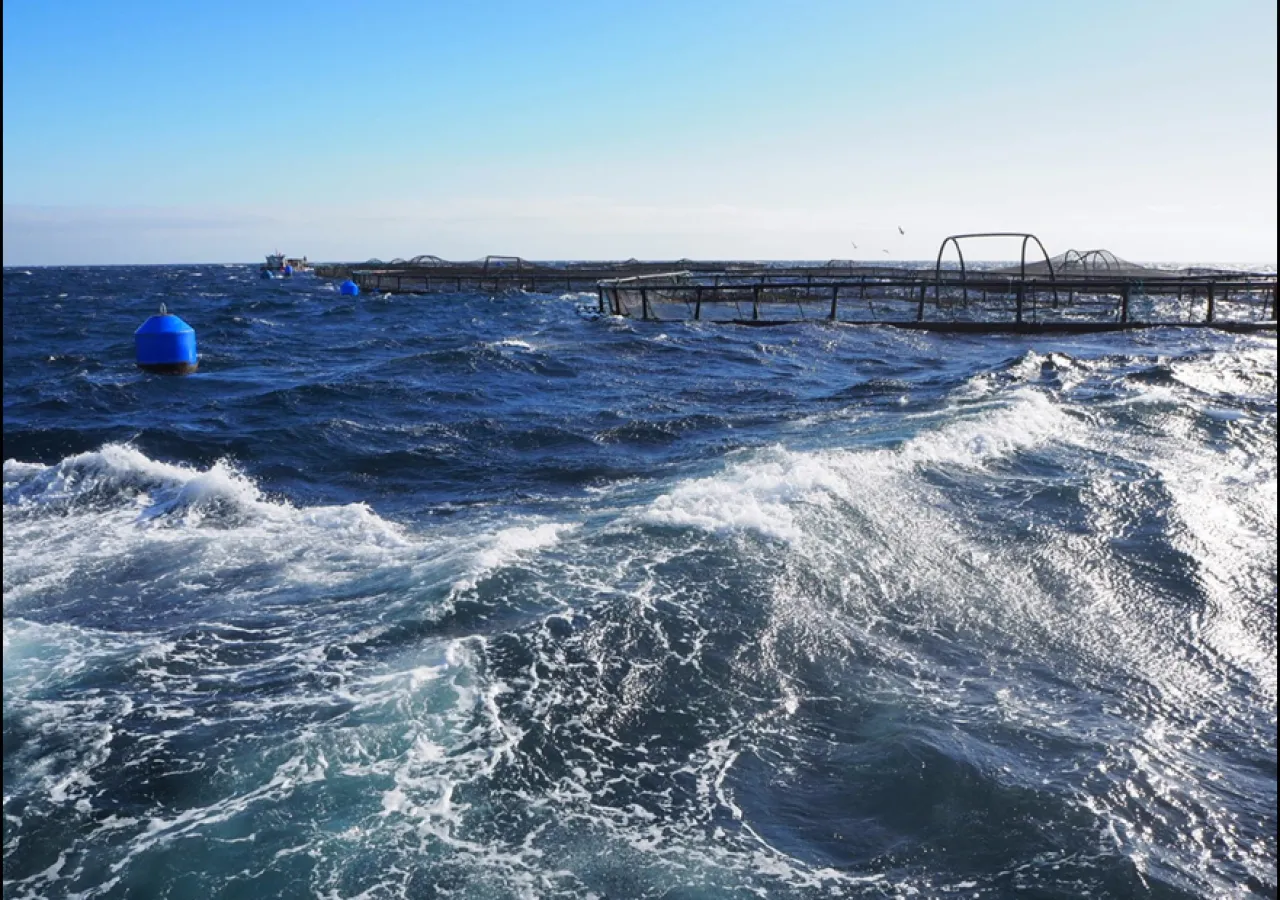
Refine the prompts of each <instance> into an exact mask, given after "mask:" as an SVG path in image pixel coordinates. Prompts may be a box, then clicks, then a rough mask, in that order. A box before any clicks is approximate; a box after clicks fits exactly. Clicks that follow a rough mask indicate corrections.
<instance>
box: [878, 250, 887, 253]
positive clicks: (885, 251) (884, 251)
mask: <svg viewBox="0 0 1280 900" xmlns="http://www.w3.org/2000/svg"><path fill="white" fill-rule="evenodd" d="M880 252H881V253H888V252H889V251H888V250H881V251H880Z"/></svg>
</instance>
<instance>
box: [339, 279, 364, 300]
mask: <svg viewBox="0 0 1280 900" xmlns="http://www.w3.org/2000/svg"><path fill="white" fill-rule="evenodd" d="M338 290H339V291H340V292H341V293H343V294H345V295H346V296H348V297H359V296H360V285H358V284H356V283H355V282H354V281H352V280H351V279H350V278H348V279H347V280H346V281H344V282H342V286H341V287H339V288H338Z"/></svg>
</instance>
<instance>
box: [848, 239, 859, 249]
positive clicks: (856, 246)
mask: <svg viewBox="0 0 1280 900" xmlns="http://www.w3.org/2000/svg"><path fill="white" fill-rule="evenodd" d="M849 243H850V244H853V241H850V242H849ZM853 249H854V250H857V249H858V245H857V244H853Z"/></svg>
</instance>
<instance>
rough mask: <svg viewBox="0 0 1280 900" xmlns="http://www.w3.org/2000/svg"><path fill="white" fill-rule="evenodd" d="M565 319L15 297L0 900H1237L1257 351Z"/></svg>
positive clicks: (1260, 583) (1259, 529)
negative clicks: (168, 335)
mask: <svg viewBox="0 0 1280 900" xmlns="http://www.w3.org/2000/svg"><path fill="white" fill-rule="evenodd" d="M162 301H163V302H165V303H167V304H168V306H169V309H170V310H171V311H173V312H175V313H177V314H178V315H180V316H182V317H183V318H184V319H185V320H186V321H187V322H189V323H190V324H191V325H192V326H193V327H194V328H195V329H196V332H197V335H198V338H199V342H200V350H201V365H200V371H199V373H198V374H196V375H193V376H190V377H186V378H174V377H163V376H151V375H146V374H143V373H140V372H139V371H138V370H137V369H136V368H135V367H134V365H133V345H132V333H133V330H134V329H135V328H136V327H137V326H138V325H139V324H140V323H141V322H142V321H143V319H145V318H146V316H148V315H150V314H152V313H153V312H155V311H156V308H157V306H158V304H159V303H160V302H162ZM594 303H595V297H594V295H591V296H585V295H574V294H570V295H563V294H519V293H512V294H504V295H480V294H470V295H454V296H450V295H435V296H368V295H366V296H362V297H359V298H349V297H341V296H339V294H338V293H337V291H336V290H335V286H334V285H333V284H332V283H328V282H325V281H322V280H319V279H316V278H313V277H299V278H295V279H293V280H292V281H285V282H278V281H277V282H262V281H259V280H258V279H257V277H256V271H255V269H254V268H251V267H248V266H187V267H152V268H144V267H139V268H78V269H77V268H66V269H33V270H30V271H27V270H19V269H6V270H5V272H4V458H5V461H4V559H3V563H4V736H3V737H4V837H3V843H4V876H3V878H4V896H5V897H6V898H49V897H77V898H93V897H112V898H125V897H128V898H135V897H165V898H174V900H177V898H201V900H205V898H211V897H218V898H233V897H235V898H265V897H323V898H348V897H350V898H355V897H360V898H370V900H372V898H400V897H404V898H432V897H451V898H507V897H513V898H514V897H574V898H630V897H645V898H682V900H692V898H747V897H766V898H774V897H777V898H832V897H916V898H933V897H971V898H972V897H977V898H990V897H1011V896H1017V897H1063V898H1066V897H1152V898H1189V897H1275V896H1276V894H1277V874H1276V865H1277V843H1276V829H1277V804H1276V797H1277V746H1276V734H1277V717H1276V713H1277V694H1276V640H1277V635H1276V501H1277V497H1276V440H1277V430H1276V424H1277V404H1276V338H1275V335H1273V334H1271V335H1229V334H1221V333H1215V332H1212V331H1203V330H1190V329H1188V330H1181V329H1158V330H1151V331H1143V332H1136V333H1131V334H1114V335H1095V336H1089V337H1073V338H1065V337H1054V336H1037V337H1014V336H1009V337H981V338H975V337H964V336H942V335H928V334H916V333H910V332H904V331H897V330H894V329H891V328H869V329H860V328H849V327H830V326H823V325H819V324H814V325H804V326H788V327H781V328H771V329H750V328H743V327H737V326H723V325H709V324H702V325H698V324H661V323H640V322H633V321H626V320H618V319H611V318H597V317H595V316H593V315H590V314H589V312H588V310H589V309H590V308H592V307H594Z"/></svg>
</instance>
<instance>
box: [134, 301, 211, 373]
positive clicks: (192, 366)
mask: <svg viewBox="0 0 1280 900" xmlns="http://www.w3.org/2000/svg"><path fill="white" fill-rule="evenodd" d="M133 341H134V344H135V345H136V347H137V354H138V368H139V369H142V370H144V371H147V372H154V373H156V374H158V375H187V374H189V373H191V372H194V371H195V370H196V366H197V365H198V364H199V357H198V356H196V332H195V329H193V328H192V327H191V326H190V325H188V324H187V323H186V322H184V321H182V320H181V319H179V318H178V317H177V316H175V315H173V314H172V313H171V312H169V311H168V310H167V309H165V305H164V304H163V303H161V304H160V315H158V316H152V317H151V318H149V319H147V321H145V322H143V323H142V325H141V326H140V327H139V328H138V330H137V331H135V332H134V333H133Z"/></svg>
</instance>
